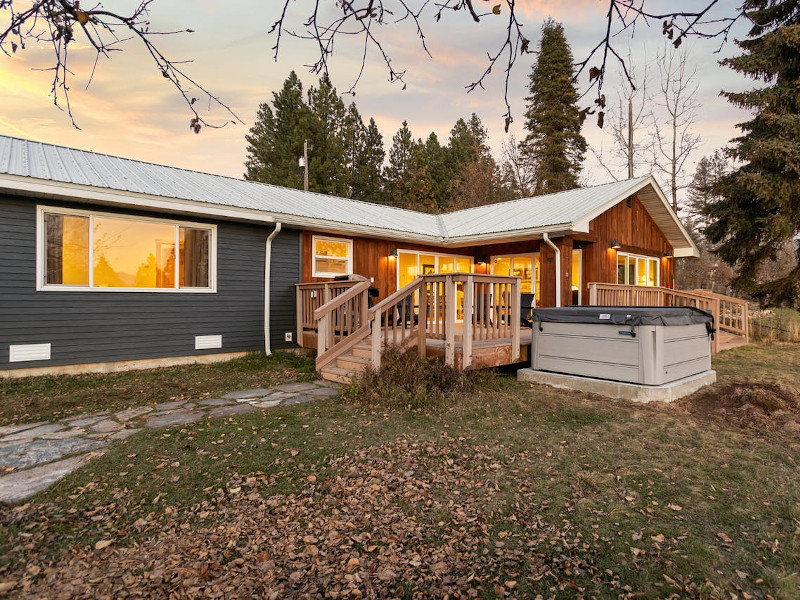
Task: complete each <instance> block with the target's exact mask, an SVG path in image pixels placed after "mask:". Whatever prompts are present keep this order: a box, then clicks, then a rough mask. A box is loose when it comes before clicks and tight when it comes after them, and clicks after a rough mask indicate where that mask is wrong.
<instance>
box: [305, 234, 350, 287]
mask: <svg viewBox="0 0 800 600" xmlns="http://www.w3.org/2000/svg"><path fill="white" fill-rule="evenodd" d="M311 248H312V252H313V254H314V269H313V272H312V277H336V276H337V275H352V273H353V241H352V240H347V239H341V238H328V237H321V236H318V235H315V236H312V237H311Z"/></svg>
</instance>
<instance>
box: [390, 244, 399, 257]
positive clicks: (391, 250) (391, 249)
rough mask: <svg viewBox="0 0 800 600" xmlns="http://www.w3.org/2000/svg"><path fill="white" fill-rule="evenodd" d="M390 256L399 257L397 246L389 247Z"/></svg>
mask: <svg viewBox="0 0 800 600" xmlns="http://www.w3.org/2000/svg"><path fill="white" fill-rule="evenodd" d="M389 257H390V258H397V248H395V247H394V246H390V247H389Z"/></svg>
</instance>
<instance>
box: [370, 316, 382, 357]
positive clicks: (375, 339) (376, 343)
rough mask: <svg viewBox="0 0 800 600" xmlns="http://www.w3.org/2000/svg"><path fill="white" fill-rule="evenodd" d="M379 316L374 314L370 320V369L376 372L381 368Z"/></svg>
mask: <svg viewBox="0 0 800 600" xmlns="http://www.w3.org/2000/svg"><path fill="white" fill-rule="evenodd" d="M381 314H382V313H380V312H376V313H375V316H374V317H373V320H372V356H371V360H372V367H373V368H374V369H375V370H376V371H377V370H378V369H380V368H381V335H382V334H383V331H382V327H381Z"/></svg>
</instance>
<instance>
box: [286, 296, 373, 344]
mask: <svg viewBox="0 0 800 600" xmlns="http://www.w3.org/2000/svg"><path fill="white" fill-rule="evenodd" d="M361 282H362V281H360V280H354V281H328V282H319V283H298V284H297V285H296V286H295V290H296V295H297V343H298V344H300V345H302V344H303V334H304V332H306V331H316V329H317V320H316V319H315V318H314V311H315V310H317V309H318V308H319V307H320V306H322V305H323V304H326V303H327V302H330V301H331V300H333V299H334V298H336V297H337V296H339V295H341V294H343V293H345V292H346V291H347V290H349V289H350V288H352V287H353V286H354V285H357V284H358V283H361Z"/></svg>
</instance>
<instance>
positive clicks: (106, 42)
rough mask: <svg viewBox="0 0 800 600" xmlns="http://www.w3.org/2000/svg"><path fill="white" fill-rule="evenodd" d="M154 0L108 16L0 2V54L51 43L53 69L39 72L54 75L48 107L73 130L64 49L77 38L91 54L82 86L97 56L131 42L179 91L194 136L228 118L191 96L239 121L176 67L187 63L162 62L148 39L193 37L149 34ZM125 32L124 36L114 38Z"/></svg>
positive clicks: (61, 1)
mask: <svg viewBox="0 0 800 600" xmlns="http://www.w3.org/2000/svg"><path fill="white" fill-rule="evenodd" d="M152 2H153V0H141V2H140V3H139V4H138V6H137V7H136V8H135V9H134V10H133V12H132V13H130V14H129V15H123V14H120V13H116V12H112V11H109V10H106V9H104V8H103V6H102V4H100V3H97V4H95V5H94V6H93V7H92V8H86V9H84V8H82V7H81V4H80V0H34V1H33V2H32V3H31V4H30V6H28V5H27V3H26V6H25V7H24V8H23V9H22V10H18V7H19V5H20V2H19V0H0V14H3V13H5V15H7V16H8V25H7V26H6V27H5V29H0V51H2V52H3V53H4V54H5V55H6V56H13V55H14V54H16V52H17V51H19V50H24V49H25V48H27V46H28V44H29V43H35V44H50V45H51V46H52V49H53V66H51V67H48V68H46V69H41V70H44V71H52V72H53V83H52V86H51V89H50V92H51V94H52V96H53V103H54V104H55V106H57V107H58V108H61V109H63V110H65V111H66V113H67V115H69V118H70V120H71V121H72V124H73V125H74V126H75V127H78V125H77V123H76V122H75V118H74V116H73V113H72V106H71V104H70V96H69V92H70V84H69V78H70V77H74V73H73V72H72V71H71V70H70V67H69V65H70V62H69V48H70V44H71V43H72V42H73V41H75V40H76V39H79V38H82V39H83V40H84V41H85V42H86V43H87V44H89V45H90V46H91V47H92V48H93V49H94V51H95V53H96V55H95V61H94V64H93V66H92V70H91V73H90V76H89V79H88V82H87V86H88V85H89V84H90V83H91V81H92V79H93V78H94V73H95V71H96V69H97V64H98V62H99V59H100V58H101V57H105V58H108V57H109V56H110V53H111V52H113V51H115V50H120V48H119V47H118V46H119V45H120V44H121V43H123V42H125V41H128V40H131V39H136V40H138V41H139V42H140V43H141V44H142V45H143V46H144V47H145V49H146V50H147V52H148V54H149V55H150V57H151V59H152V60H153V62H154V63H155V66H156V68H157V69H158V71H159V72H160V73H161V75H162V77H164V78H165V79H167V80H168V81H169V82H170V83H171V84H172V85H173V86H174V87H175V89H177V90H178V93H179V94H180V95H181V97H182V98H183V100H184V102H185V104H186V106H187V107H188V108H189V111H190V112H191V114H192V118H191V120H190V124H189V126H190V128H191V129H192V130H193V131H195V132H196V133H199V131H200V129H201V128H202V127H212V128H218V127H224V126H225V125H227V124H228V123H229V122H231V121H230V120H228V119H226V120H225V122H223V123H222V124H216V123H212V122H209V121H207V120H206V118H205V117H203V116H202V115H201V114H200V113H199V112H198V111H197V108H196V102H197V98H196V97H195V96H194V94H195V93H198V92H199V93H200V94H201V95H205V96H206V97H207V98H208V102H209V105H212V104H213V105H216V106H218V107H220V108H222V109H223V110H224V111H225V112H226V113H228V115H229V116H230V117H232V121H236V122H239V123H242V120H241V119H240V118H239V117H238V116H237V115H236V114H235V113H234V112H233V110H232V109H231V108H230V107H229V106H228V105H227V104H225V103H224V102H223V101H222V100H221V99H220V98H219V97H217V96H215V95H214V94H212V93H211V92H210V91H208V90H207V89H206V88H205V87H204V86H202V85H201V84H200V83H198V82H197V81H196V80H194V79H193V78H192V77H190V76H189V75H188V74H187V73H186V72H185V71H184V70H183V69H182V68H181V67H180V66H179V65H182V64H185V63H186V62H190V61H175V60H171V59H169V58H167V57H166V56H165V55H164V54H163V53H162V52H161V50H160V49H159V48H158V46H157V45H156V43H155V42H154V41H153V40H154V39H155V38H157V37H158V36H162V35H172V34H177V33H192V30H191V29H184V30H180V31H152V30H151V29H150V20H149V19H150V5H151V4H152ZM120 32H126V33H127V34H129V36H128V37H125V38H121V37H120V36H119V35H118V34H119V33H120Z"/></svg>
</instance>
